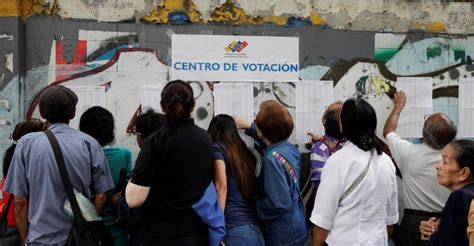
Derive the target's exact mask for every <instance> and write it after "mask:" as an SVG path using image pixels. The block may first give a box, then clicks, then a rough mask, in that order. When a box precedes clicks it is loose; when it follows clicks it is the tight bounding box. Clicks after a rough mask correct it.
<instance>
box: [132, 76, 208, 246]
mask: <svg viewBox="0 0 474 246" xmlns="http://www.w3.org/2000/svg"><path fill="white" fill-rule="evenodd" d="M160 104H161V109H162V111H163V112H164V113H165V117H166V124H165V125H164V126H163V127H162V128H161V129H160V130H158V131H157V132H155V133H153V134H152V135H150V136H149V137H148V138H147V139H146V140H145V142H144V144H143V148H142V149H141V150H140V153H139V155H138V158H137V161H136V164H135V167H134V169H133V171H132V177H131V180H130V182H129V183H128V185H127V188H126V192H125V193H126V197H125V199H126V201H127V203H128V205H129V206H130V207H131V208H134V207H139V206H141V205H142V204H143V209H144V216H143V222H142V232H143V239H144V245H204V244H206V242H207V240H208V237H207V229H208V227H207V225H206V224H205V223H204V222H203V221H202V220H201V219H200V218H199V217H198V216H197V214H196V213H195V212H194V210H193V209H192V205H193V204H194V203H196V202H197V201H198V200H200V198H201V197H202V195H203V194H204V191H205V190H206V188H207V187H208V185H209V182H210V181H211V167H212V141H211V138H210V137H209V134H208V133H207V132H206V131H205V130H203V129H201V128H199V127H198V126H196V125H195V124H194V120H193V119H192V118H191V112H192V111H193V110H194V105H195V102H194V96H193V89H192V88H191V86H190V85H189V84H188V83H186V82H184V81H181V80H175V81H171V82H169V83H168V84H166V86H165V87H164V88H163V91H162V93H161V102H160Z"/></svg>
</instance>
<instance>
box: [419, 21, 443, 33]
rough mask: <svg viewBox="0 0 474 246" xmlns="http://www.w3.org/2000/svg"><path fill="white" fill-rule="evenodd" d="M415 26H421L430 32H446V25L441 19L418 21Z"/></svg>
mask: <svg viewBox="0 0 474 246" xmlns="http://www.w3.org/2000/svg"><path fill="white" fill-rule="evenodd" d="M415 28H420V29H423V30H426V31H428V32H445V31H446V25H445V24H444V23H443V22H441V21H436V22H425V23H417V24H416V26H415Z"/></svg>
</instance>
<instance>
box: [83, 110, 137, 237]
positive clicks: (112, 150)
mask: <svg viewBox="0 0 474 246" xmlns="http://www.w3.org/2000/svg"><path fill="white" fill-rule="evenodd" d="M79 129H80V130H81V131H82V132H84V133H87V134H88V135H89V136H91V137H93V138H94V139H95V140H97V142H99V144H100V145H101V146H102V148H103V150H104V153H105V156H106V159H107V164H108V167H109V170H110V172H111V175H112V179H113V181H114V186H115V188H114V189H112V190H110V191H108V192H107V197H108V199H107V201H106V203H105V205H104V210H103V213H102V221H103V222H104V224H105V225H106V226H107V227H108V229H109V230H110V232H111V234H112V236H113V237H114V242H115V245H116V246H120V245H128V240H127V236H126V234H125V232H124V231H123V230H122V228H120V227H119V225H118V223H117V205H116V204H115V203H118V202H115V201H114V199H113V198H114V197H115V196H114V195H115V194H117V193H120V192H122V190H123V189H125V186H126V180H125V179H126V177H127V176H129V175H130V171H131V169H132V153H131V152H130V150H128V149H127V148H123V147H111V146H109V144H111V143H112V142H113V141H114V139H115V133H114V130H115V123H114V117H113V115H112V113H110V111H108V110H107V109H105V108H102V107H100V106H94V107H91V108H89V109H87V110H86V111H85V112H84V113H83V114H82V115H81V119H80V122H79ZM122 172H124V173H123V174H121V173H122ZM121 176H122V177H121Z"/></svg>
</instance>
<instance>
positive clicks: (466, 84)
mask: <svg viewBox="0 0 474 246" xmlns="http://www.w3.org/2000/svg"><path fill="white" fill-rule="evenodd" d="M473 95H474V79H472V78H468V79H464V78H463V79H460V80H459V132H458V137H473V136H474V127H473V124H474V97H473Z"/></svg>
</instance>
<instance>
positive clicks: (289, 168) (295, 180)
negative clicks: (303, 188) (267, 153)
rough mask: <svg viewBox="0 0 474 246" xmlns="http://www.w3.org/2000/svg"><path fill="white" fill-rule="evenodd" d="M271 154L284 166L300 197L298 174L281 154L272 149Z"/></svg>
mask: <svg viewBox="0 0 474 246" xmlns="http://www.w3.org/2000/svg"><path fill="white" fill-rule="evenodd" d="M272 156H273V157H275V158H276V159H277V160H278V161H279V162H280V163H281V164H282V165H283V166H285V169H286V170H287V171H288V173H289V174H290V177H291V179H292V180H293V183H294V184H295V188H296V190H297V191H298V194H299V196H300V198H301V200H303V199H302V196H301V192H300V189H299V188H298V176H297V175H296V172H295V169H293V166H292V165H291V164H290V163H289V162H288V161H287V160H286V159H285V157H283V155H281V154H280V153H278V152H276V151H273V152H272Z"/></svg>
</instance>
